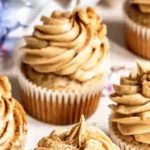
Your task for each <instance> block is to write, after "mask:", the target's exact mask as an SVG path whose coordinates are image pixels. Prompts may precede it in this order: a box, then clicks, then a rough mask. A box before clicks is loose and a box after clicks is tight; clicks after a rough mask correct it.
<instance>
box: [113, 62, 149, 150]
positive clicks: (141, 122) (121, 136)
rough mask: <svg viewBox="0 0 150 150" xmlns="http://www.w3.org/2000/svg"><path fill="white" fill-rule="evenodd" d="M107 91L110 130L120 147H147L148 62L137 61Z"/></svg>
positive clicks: (130, 149) (129, 149) (139, 149)
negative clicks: (130, 71) (109, 101)
mask: <svg viewBox="0 0 150 150" xmlns="http://www.w3.org/2000/svg"><path fill="white" fill-rule="evenodd" d="M114 89H115V93H114V94H112V95H111V97H110V98H111V99H112V101H114V102H115V103H116V104H113V105H111V110H112V115H111V117H110V134H111V137H112V139H113V141H114V142H115V143H116V144H118V145H119V146H120V147H121V148H122V150H133V149H136V150H149V149H150V138H149V137H150V64H145V63H144V64H141V63H138V64H137V69H136V70H135V71H133V72H132V73H131V74H130V75H129V76H128V77H121V79H120V85H114Z"/></svg>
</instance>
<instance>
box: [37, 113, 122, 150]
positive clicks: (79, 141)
mask: <svg viewBox="0 0 150 150" xmlns="http://www.w3.org/2000/svg"><path fill="white" fill-rule="evenodd" d="M42 149H43V150H48V149H53V150H58V149H60V150H80V149H82V150H120V149H119V147H117V146H116V145H115V144H114V143H112V141H111V140H110V139H109V137H107V136H106V135H105V133H104V132H103V131H101V130H100V129H98V128H96V127H93V126H86V125H85V122H84V117H83V116H82V118H81V120H80V122H79V123H77V124H76V125H75V126H74V127H73V128H72V129H71V130H70V131H67V130H65V129H58V130H54V131H53V132H52V133H51V134H50V135H49V136H48V137H44V138H42V139H41V140H40V141H39V143H38V145H37V147H36V148H35V150H42Z"/></svg>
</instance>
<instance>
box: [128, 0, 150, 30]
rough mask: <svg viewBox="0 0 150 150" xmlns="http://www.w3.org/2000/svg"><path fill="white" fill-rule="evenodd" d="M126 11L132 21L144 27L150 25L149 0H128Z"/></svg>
mask: <svg viewBox="0 0 150 150" xmlns="http://www.w3.org/2000/svg"><path fill="white" fill-rule="evenodd" d="M125 12H126V13H127V15H128V17H129V18H130V19H132V21H134V22H136V23H138V24H139V25H142V26H144V27H150V1H149V0H127V2H126V3H125Z"/></svg>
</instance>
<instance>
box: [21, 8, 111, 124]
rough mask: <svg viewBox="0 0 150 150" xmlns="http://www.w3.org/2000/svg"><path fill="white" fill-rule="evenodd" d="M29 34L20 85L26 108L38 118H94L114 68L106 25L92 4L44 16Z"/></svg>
mask: <svg viewBox="0 0 150 150" xmlns="http://www.w3.org/2000/svg"><path fill="white" fill-rule="evenodd" d="M41 20H42V22H43V24H42V25H37V26H35V31H34V33H33V35H32V36H27V37H25V40H26V46H25V47H24V48H23V49H24V56H23V58H22V62H21V69H20V73H19V83H20V87H21V90H22V98H23V105H24V107H25V109H26V111H27V112H28V113H29V114H30V115H31V116H33V117H35V118H37V119H38V120H41V121H44V122H48V123H52V124H71V123H74V122H77V121H79V119H80V116H81V114H84V115H85V117H86V118H87V117H89V116H91V115H92V114H93V113H94V112H95V110H96V108H97V106H98V102H99V98H100V96H101V91H102V89H103V86H104V82H105V79H106V76H107V73H108V70H109V63H108V49H109V44H108V40H107V37H106V26H105V25H104V24H103V23H102V20H101V19H100V18H99V17H98V15H97V14H96V13H95V11H94V9H93V8H86V9H79V8H78V9H75V10H74V11H73V12H72V13H66V12H58V11H55V12H53V13H52V15H51V17H45V16H44V17H42V19H41Z"/></svg>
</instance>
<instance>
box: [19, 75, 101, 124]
mask: <svg viewBox="0 0 150 150" xmlns="http://www.w3.org/2000/svg"><path fill="white" fill-rule="evenodd" d="M100 82H102V81H100ZM100 82H95V83H93V85H92V84H91V86H82V87H81V88H80V89H74V90H65V89H64V90H52V89H47V88H43V87H40V86H38V85H36V84H34V83H33V82H31V81H29V80H28V79H27V78H26V77H25V76H24V74H23V73H20V75H19V83H20V87H21V93H22V103H23V106H24V108H25V110H26V111H27V113H28V114H30V115H31V116H33V117H34V118H36V119H38V120H40V121H43V122H47V123H51V124H58V125H66V124H73V123H76V122H78V121H79V120H80V117H81V115H82V114H84V116H85V118H88V117H89V116H91V115H92V114H93V113H94V112H95V111H96V109H97V107H98V103H99V99H100V97H101V93H102V92H101V91H102V85H101V83H100Z"/></svg>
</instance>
